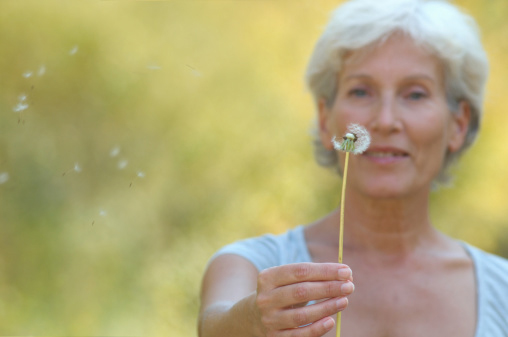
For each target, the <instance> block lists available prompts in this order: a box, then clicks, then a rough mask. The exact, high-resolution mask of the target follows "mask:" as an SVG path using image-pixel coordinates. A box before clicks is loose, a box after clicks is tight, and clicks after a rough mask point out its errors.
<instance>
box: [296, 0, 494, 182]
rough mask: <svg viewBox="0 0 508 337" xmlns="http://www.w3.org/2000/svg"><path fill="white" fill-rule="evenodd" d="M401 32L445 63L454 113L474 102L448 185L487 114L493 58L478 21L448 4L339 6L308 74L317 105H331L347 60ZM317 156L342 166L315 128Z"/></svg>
mask: <svg viewBox="0 0 508 337" xmlns="http://www.w3.org/2000/svg"><path fill="white" fill-rule="evenodd" d="M397 32H402V33H403V34H405V35H407V36H409V37H411V38H412V39H413V40H414V41H415V42H416V43H418V44H421V45H423V46H425V47H426V48H428V49H429V50H430V51H431V52H433V53H434V54H435V55H436V56H437V57H438V58H439V59H440V60H441V61H442V62H443V64H444V72H445V74H444V75H445V77H444V78H445V88H446V97H447V101H448V105H449V109H450V110H451V111H452V112H453V111H457V109H458V107H459V104H460V102H461V101H466V102H467V103H469V106H470V109H471V123H470V125H469V129H468V131H467V135H466V140H465V142H464V144H463V146H462V147H461V148H460V149H459V150H458V151H457V152H454V153H447V154H446V157H445V160H444V163H443V167H442V168H441V172H440V173H439V175H438V177H437V178H436V181H435V183H447V182H448V181H449V178H450V177H449V174H448V168H449V166H450V165H451V164H452V163H453V162H455V161H456V160H457V159H458V157H460V155H461V154H462V153H463V152H464V151H465V150H466V149H468V148H469V147H470V146H471V145H472V143H473V142H474V140H475V139H476V136H477V134H478V130H479V127H480V121H481V117H482V113H483V99H484V90H485V83H486V81H487V74H488V60H487V55H486V53H485V50H484V48H483V46H482V44H481V41H480V36H479V31H478V28H477V26H476V23H475V21H474V20H473V18H471V17H470V16H469V15H467V14H465V13H464V12H462V11H461V10H459V9H458V8H457V7H455V6H453V5H452V4H450V3H448V2H447V1H445V0H383V1H380V0H350V1H348V2H346V3H344V4H342V5H341V6H339V7H338V8H337V9H336V10H335V11H334V12H333V13H332V17H331V19H330V22H329V23H328V25H327V26H326V28H325V30H324V32H323V34H322V35H321V37H320V38H319V40H318V41H317V43H316V46H315V48H314V52H313V54H312V56H311V58H310V61H309V64H308V66H307V71H306V75H305V77H306V82H307V85H308V87H309V89H310V91H311V92H312V95H313V96H314V100H315V102H316V105H317V103H318V102H319V100H321V99H324V100H325V102H326V104H328V105H329V106H331V105H332V104H333V101H334V100H335V94H336V92H337V74H338V73H339V72H340V71H341V68H342V63H343V60H344V56H345V55H346V53H347V52H348V51H352V50H357V49H360V48H363V47H366V46H369V45H372V44H375V43H377V42H380V41H383V40H385V39H387V38H388V37H389V36H391V35H392V34H394V33H397ZM314 132H315V134H314V137H315V139H314V145H315V146H314V154H315V158H316V160H317V162H318V163H319V164H320V165H323V166H328V167H336V166H337V162H338V159H337V153H336V152H335V151H333V150H327V149H325V148H324V146H323V145H322V144H321V142H320V140H319V138H318V136H317V129H315V130H314Z"/></svg>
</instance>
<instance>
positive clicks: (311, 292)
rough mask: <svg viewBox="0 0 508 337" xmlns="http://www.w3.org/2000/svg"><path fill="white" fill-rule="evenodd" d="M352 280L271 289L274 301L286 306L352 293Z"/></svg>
mask: <svg viewBox="0 0 508 337" xmlns="http://www.w3.org/2000/svg"><path fill="white" fill-rule="evenodd" d="M353 291H354V284H353V283H352V282H351V281H326V282H302V283H297V284H291V285H288V286H283V287H279V288H277V289H274V290H272V291H271V296H272V301H273V303H278V304H279V307H282V308H285V307H289V306H294V305H297V304H300V303H305V302H309V301H316V300H322V299H326V298H333V297H343V296H348V295H351V294H352V293H353Z"/></svg>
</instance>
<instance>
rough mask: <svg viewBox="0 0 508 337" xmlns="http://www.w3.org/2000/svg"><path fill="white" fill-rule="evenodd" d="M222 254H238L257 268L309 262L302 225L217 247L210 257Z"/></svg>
mask: <svg viewBox="0 0 508 337" xmlns="http://www.w3.org/2000/svg"><path fill="white" fill-rule="evenodd" d="M223 254H235V255H239V256H241V257H243V258H245V259H247V260H248V261H250V262H251V263H252V264H254V266H255V267H256V268H257V269H258V270H259V271H261V270H264V269H267V268H270V267H274V266H280V265H284V264H289V263H297V262H310V256H309V253H308V250H307V246H306V243H305V236H304V233H303V226H297V227H295V228H292V229H290V230H288V231H286V232H284V233H281V234H270V233H269V234H264V235H261V236H257V237H251V238H247V239H242V240H239V241H236V242H233V243H230V244H228V245H226V246H224V247H222V248H221V249H219V250H218V251H217V252H216V253H215V254H214V255H213V256H212V259H214V258H215V257H217V256H219V255H223Z"/></svg>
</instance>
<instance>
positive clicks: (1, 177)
mask: <svg viewBox="0 0 508 337" xmlns="http://www.w3.org/2000/svg"><path fill="white" fill-rule="evenodd" d="M8 180H9V173H7V172H2V173H0V185H2V184H5V183H6V182H7V181H8Z"/></svg>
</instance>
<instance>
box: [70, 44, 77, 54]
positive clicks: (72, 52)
mask: <svg viewBox="0 0 508 337" xmlns="http://www.w3.org/2000/svg"><path fill="white" fill-rule="evenodd" d="M78 49H79V47H78V46H74V47H72V49H71V50H69V55H75V54H76V53H77V52H78Z"/></svg>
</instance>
